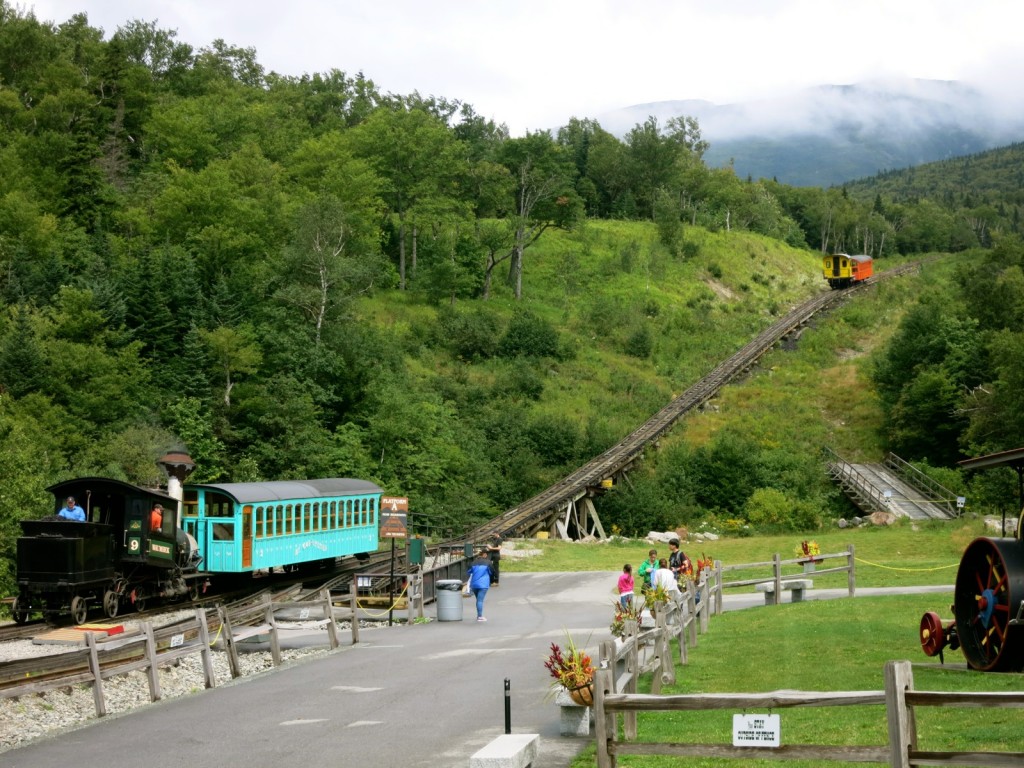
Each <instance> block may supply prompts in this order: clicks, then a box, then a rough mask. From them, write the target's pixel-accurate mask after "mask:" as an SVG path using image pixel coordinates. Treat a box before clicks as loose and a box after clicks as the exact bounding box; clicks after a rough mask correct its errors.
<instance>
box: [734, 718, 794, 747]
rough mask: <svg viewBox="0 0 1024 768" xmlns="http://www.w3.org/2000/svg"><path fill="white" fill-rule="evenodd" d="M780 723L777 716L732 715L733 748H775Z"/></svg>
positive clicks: (779, 732) (777, 741)
mask: <svg viewBox="0 0 1024 768" xmlns="http://www.w3.org/2000/svg"><path fill="white" fill-rule="evenodd" d="M781 732H782V723H781V722H780V720H779V716H778V715H733V716H732V745H733V746H734V747H777V746H779V743H780V738H779V737H780V734H781Z"/></svg>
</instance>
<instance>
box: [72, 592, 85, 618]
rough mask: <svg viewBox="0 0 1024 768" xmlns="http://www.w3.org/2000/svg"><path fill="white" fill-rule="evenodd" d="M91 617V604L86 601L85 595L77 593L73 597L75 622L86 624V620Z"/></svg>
mask: <svg viewBox="0 0 1024 768" xmlns="http://www.w3.org/2000/svg"><path fill="white" fill-rule="evenodd" d="M88 618H89V604H88V603H86V602H85V598H84V597H79V596H78V595H75V596H74V597H72V598H71V619H72V620H73V621H74V622H75V624H85V620H86V619H88Z"/></svg>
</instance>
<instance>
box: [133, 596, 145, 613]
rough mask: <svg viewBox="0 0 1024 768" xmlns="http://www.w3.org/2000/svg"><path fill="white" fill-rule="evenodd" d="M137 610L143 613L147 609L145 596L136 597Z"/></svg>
mask: <svg viewBox="0 0 1024 768" xmlns="http://www.w3.org/2000/svg"><path fill="white" fill-rule="evenodd" d="M135 610H136V611H138V612H139V613H142V612H143V611H144V610H146V598H144V597H136V598H135Z"/></svg>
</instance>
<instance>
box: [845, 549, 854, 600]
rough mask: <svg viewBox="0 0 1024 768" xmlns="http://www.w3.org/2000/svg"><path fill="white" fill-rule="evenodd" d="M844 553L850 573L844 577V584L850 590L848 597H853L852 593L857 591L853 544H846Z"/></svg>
mask: <svg viewBox="0 0 1024 768" xmlns="http://www.w3.org/2000/svg"><path fill="white" fill-rule="evenodd" d="M846 551H847V555H846V565H847V566H848V567H849V569H850V572H849V573H848V574H847V577H846V583H847V586H848V587H849V590H850V597H853V596H854V593H855V592H856V591H857V572H856V568H857V560H856V558H855V557H854V555H853V552H854V550H853V544H847V545H846Z"/></svg>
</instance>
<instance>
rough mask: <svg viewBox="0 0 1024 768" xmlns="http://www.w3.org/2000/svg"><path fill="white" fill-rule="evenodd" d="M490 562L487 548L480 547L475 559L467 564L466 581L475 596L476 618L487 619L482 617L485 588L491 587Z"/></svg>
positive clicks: (485, 595) (479, 619)
mask: <svg viewBox="0 0 1024 768" xmlns="http://www.w3.org/2000/svg"><path fill="white" fill-rule="evenodd" d="M491 575H492V574H491V562H490V559H489V558H488V555H487V549H486V548H484V549H481V550H480V554H479V555H477V558H476V560H474V561H473V564H472V565H471V566H469V573H467V574H466V583H467V584H469V589H470V591H472V593H473V595H474V597H476V620H477V621H487V619H485V618H484V600H485V599H487V590H488V589H490V587H491Z"/></svg>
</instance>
